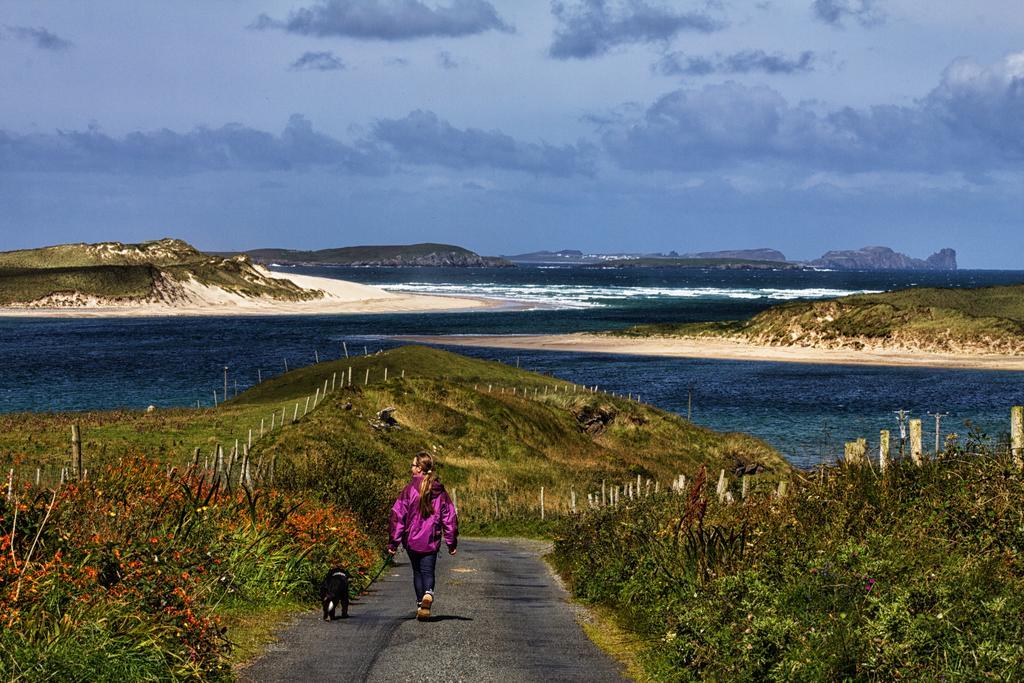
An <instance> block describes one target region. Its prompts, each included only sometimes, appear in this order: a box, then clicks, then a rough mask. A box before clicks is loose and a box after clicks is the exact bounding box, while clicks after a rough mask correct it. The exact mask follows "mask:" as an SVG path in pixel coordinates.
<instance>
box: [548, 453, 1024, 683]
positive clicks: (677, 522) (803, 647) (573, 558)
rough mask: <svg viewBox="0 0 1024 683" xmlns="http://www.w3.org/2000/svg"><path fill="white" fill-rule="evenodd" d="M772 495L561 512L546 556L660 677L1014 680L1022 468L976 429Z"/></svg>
mask: <svg viewBox="0 0 1024 683" xmlns="http://www.w3.org/2000/svg"><path fill="white" fill-rule="evenodd" d="M794 483H795V484H797V486H796V488H795V490H793V491H792V492H791V494H790V495H789V496H788V497H787V498H785V499H783V500H779V499H777V498H772V497H769V496H764V495H758V496H754V497H753V498H750V499H748V500H746V501H744V503H743V504H733V505H721V504H719V503H718V502H717V500H716V499H715V497H714V492H713V490H712V489H713V481H712V482H708V483H706V484H705V485H702V486H695V487H694V488H693V489H691V491H690V492H689V494H688V495H687V496H663V497H659V498H650V499H643V500H641V501H637V502H635V503H630V504H629V505H626V506H620V507H619V508H617V509H610V510H601V511H597V512H595V513H593V514H590V515H587V516H585V517H583V518H579V519H573V520H568V521H567V522H566V523H565V524H564V525H563V527H562V528H561V529H560V530H559V533H558V538H557V540H556V545H555V547H556V552H555V555H554V562H555V564H556V566H557V567H558V568H559V569H560V570H561V571H562V572H563V574H564V575H565V576H566V578H567V580H568V581H569V583H570V585H571V586H572V589H573V591H574V593H575V595H576V596H577V597H578V598H580V599H582V600H584V601H585V602H589V603H593V604H596V605H599V606H604V607H607V608H609V609H614V610H615V614H616V617H617V618H616V621H617V622H618V625H619V626H620V627H622V628H625V629H627V630H628V631H630V632H631V633H632V634H634V635H635V637H636V641H635V643H634V646H633V648H632V649H633V650H634V651H637V650H638V651H639V653H638V654H639V657H640V660H641V661H642V662H643V664H644V667H645V669H646V673H647V675H648V676H650V677H651V678H652V679H653V680H665V681H685V680H787V681H791V680H796V681H804V680H806V681H818V680H850V681H861V680H863V681H871V680H1018V679H1020V678H1021V677H1022V676H1024V621H1022V620H1021V619H1020V615H1021V613H1022V612H1024V597H1022V596H1024V516H1022V511H1021V506H1020V500H1021V499H1022V497H1024V476H1022V474H1021V471H1020V470H1019V468H1018V467H1016V466H1014V465H1013V464H1012V461H1011V460H1010V458H1009V457H1008V454H1007V452H1006V448H1005V445H1002V444H998V443H993V442H991V441H989V440H987V439H985V438H984V437H983V436H982V437H980V438H978V439H974V438H973V437H972V439H971V440H969V441H968V442H967V443H966V444H963V445H960V446H957V447H953V448H951V449H950V450H947V451H946V452H945V453H944V454H943V455H942V456H941V457H939V458H938V459H936V460H932V461H929V462H927V463H926V464H925V465H924V466H923V467H918V466H915V465H913V464H912V463H909V462H899V463H897V464H896V465H895V466H894V467H892V468H891V469H890V471H889V472H888V473H887V474H886V476H884V477H882V476H880V475H879V473H878V472H877V471H873V470H871V469H869V468H848V467H845V466H840V467H831V468H826V469H824V470H823V471H822V473H821V477H820V478H819V477H818V476H811V477H808V478H806V479H800V478H798V479H795V480H794Z"/></svg>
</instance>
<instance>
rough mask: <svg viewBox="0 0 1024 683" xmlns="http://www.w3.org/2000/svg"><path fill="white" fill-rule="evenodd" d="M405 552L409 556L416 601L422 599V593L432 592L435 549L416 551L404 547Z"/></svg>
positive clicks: (435, 558)
mask: <svg viewBox="0 0 1024 683" xmlns="http://www.w3.org/2000/svg"><path fill="white" fill-rule="evenodd" d="M405 554H406V555H408V556H409V564H411V565H412V585H413V587H414V588H415V589H416V602H417V603H418V602H419V601H420V600H422V599H423V594H424V593H433V592H434V565H436V564H437V551H436V550H435V551H434V552H432V553H418V552H416V551H415V550H409V549H408V548H406V550H405Z"/></svg>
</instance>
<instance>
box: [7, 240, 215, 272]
mask: <svg viewBox="0 0 1024 683" xmlns="http://www.w3.org/2000/svg"><path fill="white" fill-rule="evenodd" d="M205 258H208V257H207V256H206V255H204V254H203V253H202V252H200V251H199V250H197V249H196V248H195V247H193V246H191V245H190V244H187V243H186V242H182V241H181V240H174V239H162V240H156V241H152V242H141V243H139V244H122V243H120V242H102V243H98V244H59V245H55V246H52V247H40V248H38V249H19V250H17V251H4V252H0V268H29V269H31V268H87V267H90V266H138V265H154V266H168V265H174V264H179V263H190V262H194V261H201V260H203V259H205Z"/></svg>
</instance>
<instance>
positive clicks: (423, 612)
mask: <svg viewBox="0 0 1024 683" xmlns="http://www.w3.org/2000/svg"><path fill="white" fill-rule="evenodd" d="M433 602H434V596H433V595H431V594H430V593H427V594H425V595H424V596H423V599H422V600H420V608H419V609H418V610H416V618H417V619H419V620H420V621H426V620H427V619H429V618H430V606H431V605H432V604H433Z"/></svg>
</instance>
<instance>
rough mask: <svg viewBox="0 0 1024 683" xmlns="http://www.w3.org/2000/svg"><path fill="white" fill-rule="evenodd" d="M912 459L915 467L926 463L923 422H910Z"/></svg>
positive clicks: (918, 420) (917, 420) (914, 420)
mask: <svg viewBox="0 0 1024 683" xmlns="http://www.w3.org/2000/svg"><path fill="white" fill-rule="evenodd" d="M910 459H911V460H913V461H914V464H915V465H921V464H922V463H924V455H923V451H922V448H921V420H920V419H917V418H915V419H913V420H911V421H910Z"/></svg>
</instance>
